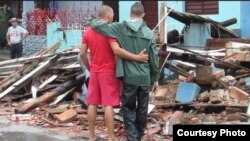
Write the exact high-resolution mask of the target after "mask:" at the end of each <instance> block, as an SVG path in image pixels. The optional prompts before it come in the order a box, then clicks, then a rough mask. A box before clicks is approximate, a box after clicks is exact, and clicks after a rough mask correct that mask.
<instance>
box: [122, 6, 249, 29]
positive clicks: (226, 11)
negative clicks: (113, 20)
mask: <svg viewBox="0 0 250 141" xmlns="http://www.w3.org/2000/svg"><path fill="white" fill-rule="evenodd" d="M134 2H135V1H120V2H119V21H123V20H125V19H129V18H130V17H129V13H130V7H131V5H132V4H133V3H134ZM161 3H162V1H159V2H158V13H159V15H160V7H161ZM245 3H246V2H245ZM175 4H176V1H167V6H168V7H173V6H174V5H175ZM240 8H241V2H240V1H219V14H210V15H201V16H203V17H209V18H211V19H213V20H215V21H219V22H222V21H225V20H228V19H230V18H234V17H235V18H237V21H238V22H237V23H236V24H234V25H231V26H229V27H228V28H229V29H240V27H241V25H240V22H241V14H240ZM175 10H177V11H182V12H185V1H178V2H177V5H176V7H175ZM146 14H147V13H146ZM158 17H159V18H160V16H158ZM167 20H168V22H167V25H166V26H167V29H168V31H170V30H173V29H177V30H178V31H181V30H182V28H183V26H184V24H182V23H180V22H178V21H176V20H174V19H172V18H170V17H168V18H167Z"/></svg>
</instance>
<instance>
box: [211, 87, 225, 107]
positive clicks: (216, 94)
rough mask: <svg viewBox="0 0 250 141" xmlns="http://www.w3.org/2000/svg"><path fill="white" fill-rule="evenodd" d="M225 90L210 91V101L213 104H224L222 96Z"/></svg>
mask: <svg viewBox="0 0 250 141" xmlns="http://www.w3.org/2000/svg"><path fill="white" fill-rule="evenodd" d="M223 93H224V90H212V91H210V93H209V94H210V95H209V100H210V102H211V103H213V104H217V103H220V102H222V99H221V95H223Z"/></svg>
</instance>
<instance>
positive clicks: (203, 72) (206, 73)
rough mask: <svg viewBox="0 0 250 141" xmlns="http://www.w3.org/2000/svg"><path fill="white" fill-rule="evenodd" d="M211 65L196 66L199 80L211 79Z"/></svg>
mask: <svg viewBox="0 0 250 141" xmlns="http://www.w3.org/2000/svg"><path fill="white" fill-rule="evenodd" d="M212 71H213V70H212V67H210V66H198V67H197V68H196V77H197V78H198V79H200V80H207V81H210V80H211V75H212V73H213V72H212Z"/></svg>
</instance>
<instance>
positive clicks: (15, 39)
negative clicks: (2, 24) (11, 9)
mask: <svg viewBox="0 0 250 141" xmlns="http://www.w3.org/2000/svg"><path fill="white" fill-rule="evenodd" d="M10 22H11V25H12V26H11V27H9V29H8V31H7V37H6V38H7V42H8V45H9V46H10V58H11V59H15V58H20V57H22V56H23V45H22V41H23V40H24V39H25V38H26V37H27V36H28V34H29V33H28V31H27V30H26V29H24V28H23V27H21V26H18V25H17V22H18V20H17V18H11V19H10Z"/></svg>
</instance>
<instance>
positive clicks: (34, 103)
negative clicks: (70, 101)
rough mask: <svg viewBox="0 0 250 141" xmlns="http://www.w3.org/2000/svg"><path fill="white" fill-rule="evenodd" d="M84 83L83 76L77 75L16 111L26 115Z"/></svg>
mask: <svg viewBox="0 0 250 141" xmlns="http://www.w3.org/2000/svg"><path fill="white" fill-rule="evenodd" d="M83 82H84V75H79V76H77V77H76V78H74V79H71V80H68V81H67V82H65V83H63V84H62V85H59V86H57V87H56V88H55V89H53V90H51V91H50V92H47V93H45V94H44V95H42V96H40V97H39V98H37V99H34V100H32V101H31V102H29V103H27V104H24V105H23V106H22V107H20V108H18V109H17V111H18V112H20V113H26V112H28V111H30V110H32V109H34V108H36V107H39V105H40V104H41V103H48V102H49V101H51V100H52V99H54V98H55V97H57V96H59V95H61V94H63V93H65V92H66V91H68V90H69V89H71V88H73V87H76V86H77V85H81V84H82V83H83Z"/></svg>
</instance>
